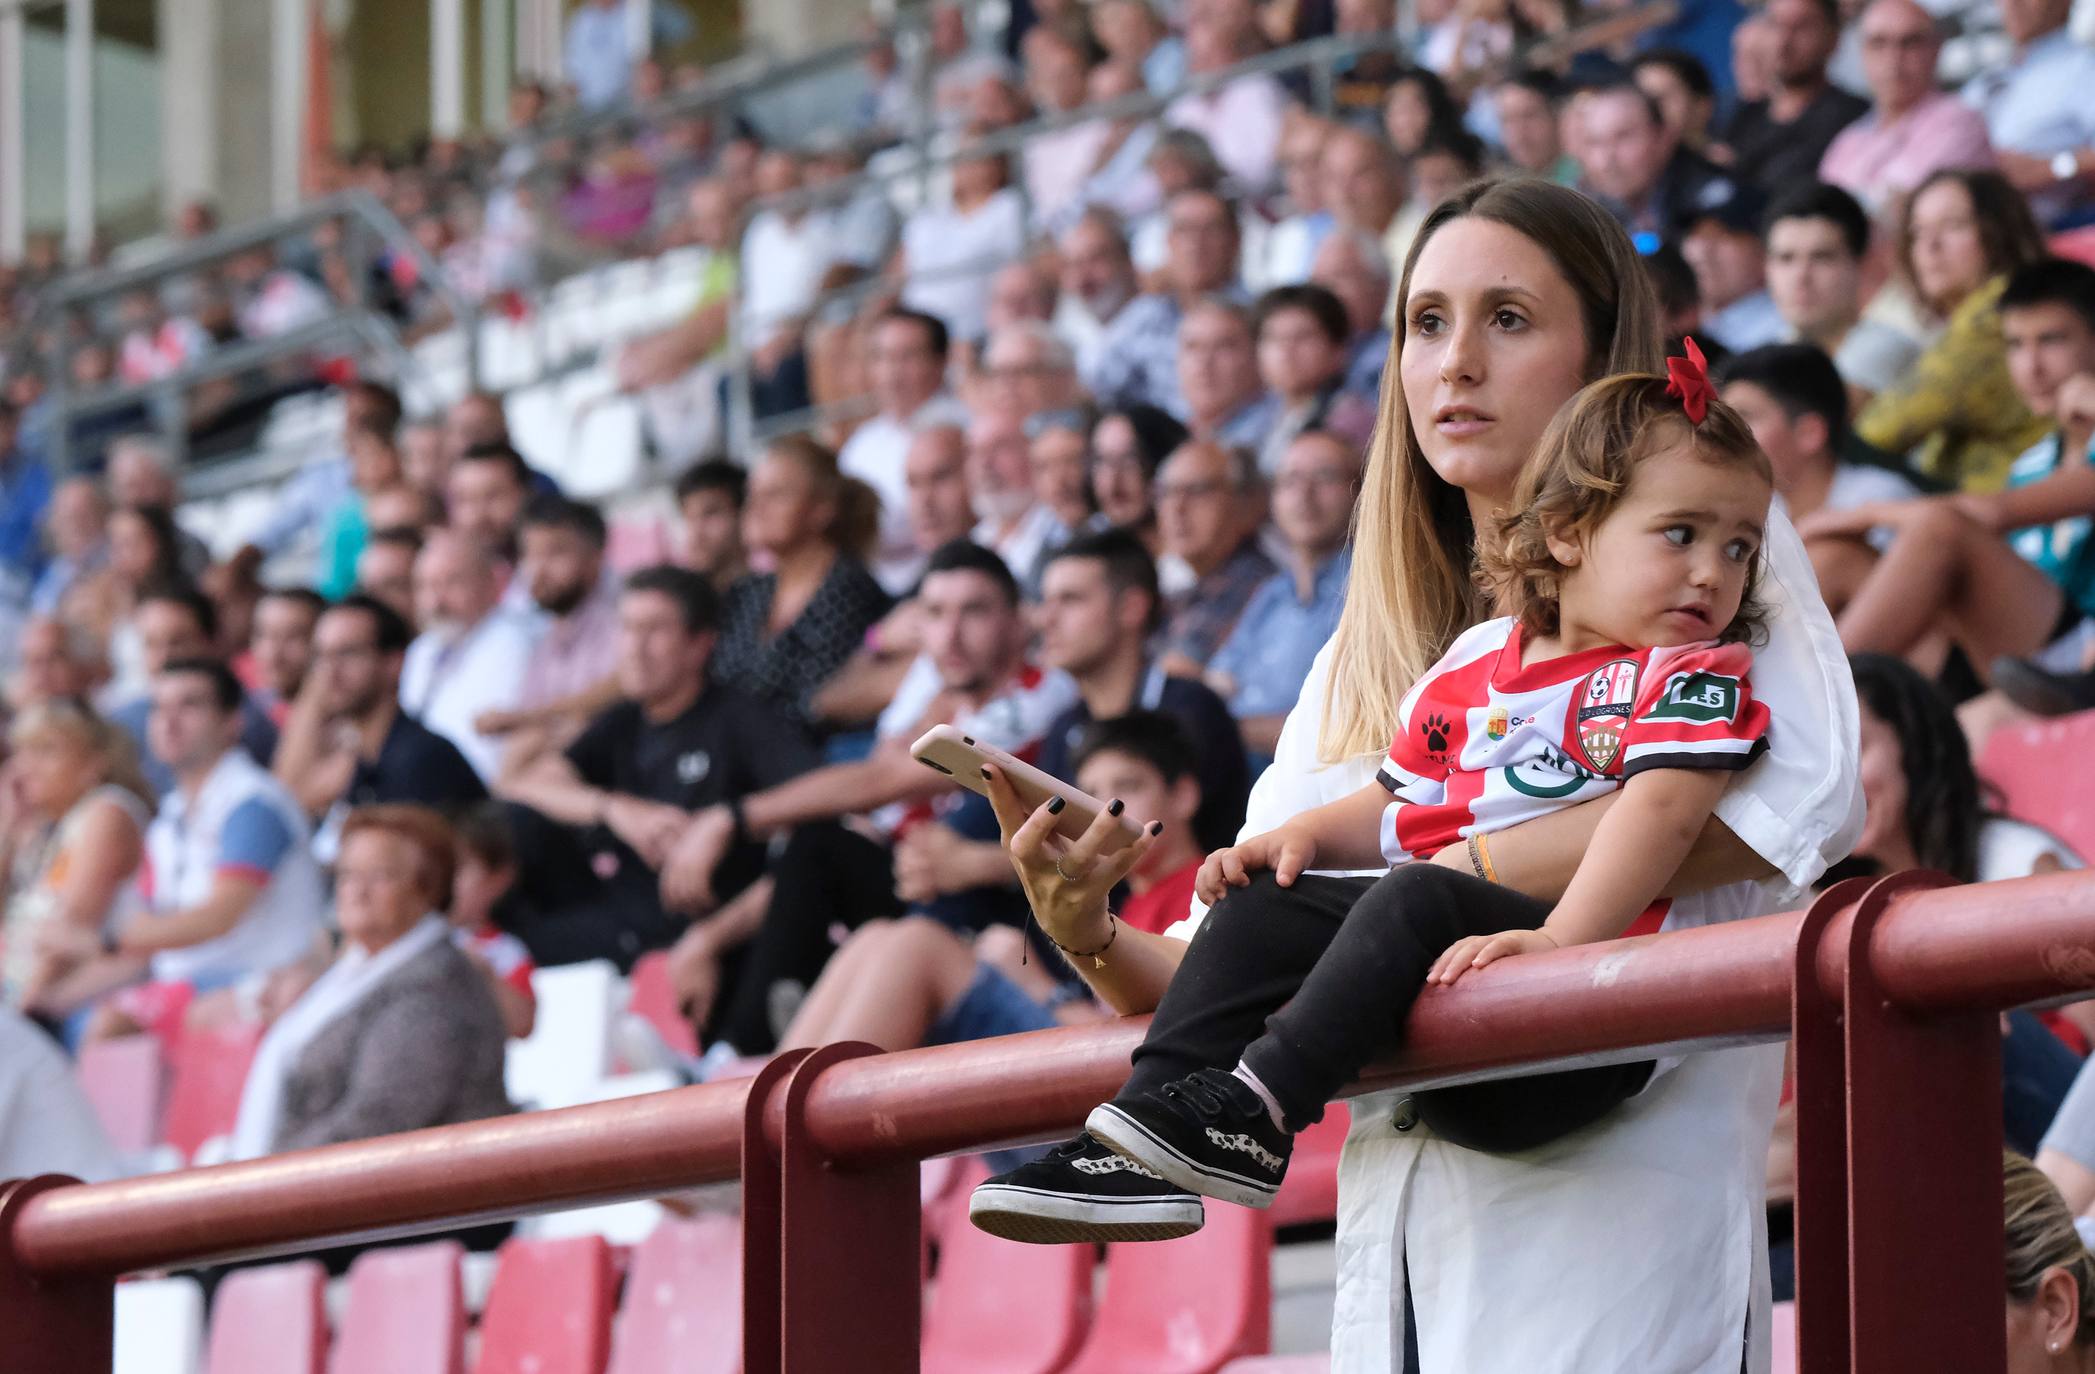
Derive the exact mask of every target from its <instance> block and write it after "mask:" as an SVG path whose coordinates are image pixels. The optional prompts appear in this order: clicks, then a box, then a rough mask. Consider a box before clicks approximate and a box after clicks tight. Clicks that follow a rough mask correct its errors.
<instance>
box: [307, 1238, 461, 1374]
mask: <svg viewBox="0 0 2095 1374" xmlns="http://www.w3.org/2000/svg"><path fill="white" fill-rule="evenodd" d="M462 1253H464V1247H463V1246H461V1245H460V1244H459V1243H458V1242H457V1241H451V1240H446V1241H438V1242H436V1243H434V1244H430V1245H410V1246H398V1247H393V1248H389V1249H384V1250H373V1251H370V1252H369V1253H367V1254H364V1255H361V1256H359V1257H358V1258H357V1261H356V1263H355V1264H354V1265H352V1266H350V1270H349V1305H348V1307H347V1308H346V1309H345V1310H344V1312H343V1314H342V1328H341V1330H340V1331H339V1332H338V1333H336V1336H335V1349H334V1354H333V1355H332V1356H331V1357H330V1358H329V1360H328V1362H327V1371H328V1374H465V1334H466V1308H465V1301H464V1299H463V1297H462V1296H461V1294H460V1292H459V1283H458V1258H459V1256H460V1255H461V1254H462Z"/></svg>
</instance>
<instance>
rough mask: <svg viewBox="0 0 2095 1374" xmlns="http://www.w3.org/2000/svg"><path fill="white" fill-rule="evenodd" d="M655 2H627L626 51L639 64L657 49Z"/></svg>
mask: <svg viewBox="0 0 2095 1374" xmlns="http://www.w3.org/2000/svg"><path fill="white" fill-rule="evenodd" d="M653 18H654V4H653V0H626V51H627V52H629V53H631V54H633V61H634V62H635V63H636V64H637V63H638V62H639V61H640V59H641V58H643V57H646V56H647V55H648V54H649V53H650V52H652V51H654V47H655V31H654V25H653V23H652V22H651V21H652V20H653Z"/></svg>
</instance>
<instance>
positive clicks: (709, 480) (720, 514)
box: [676, 458, 749, 592]
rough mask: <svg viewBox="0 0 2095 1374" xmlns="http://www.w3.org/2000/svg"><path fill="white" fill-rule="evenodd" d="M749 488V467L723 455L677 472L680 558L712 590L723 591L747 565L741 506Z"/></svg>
mask: <svg viewBox="0 0 2095 1374" xmlns="http://www.w3.org/2000/svg"><path fill="white" fill-rule="evenodd" d="M748 492H749V474H748V472H747V471H746V470H744V469H743V467H742V466H741V464H739V463H733V462H730V461H728V460H727V459H725V458H714V459H711V460H709V461H707V462H703V463H700V464H699V465H698V466H696V467H691V468H686V469H684V471H683V472H682V473H681V474H679V475H678V477H677V481H676V503H677V515H678V517H679V518H680V520H681V522H682V535H683V538H682V542H681V549H682V553H683V557H682V559H681V560H680V561H681V563H682V565H683V566H684V567H687V568H689V569H691V570H692V571H693V572H695V573H697V574H699V575H700V576H701V577H703V578H705V579H706V581H708V582H710V583H711V584H712V585H713V590H714V591H716V592H725V591H726V590H727V589H728V588H729V587H730V586H732V585H733V584H734V582H735V579H737V578H739V577H740V576H742V574H743V573H744V572H746V571H748V568H749V558H748V555H747V553H746V552H745V551H744V549H743V547H742V507H743V503H744V502H745V501H746V500H747V498H748Z"/></svg>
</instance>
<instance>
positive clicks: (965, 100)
mask: <svg viewBox="0 0 2095 1374" xmlns="http://www.w3.org/2000/svg"><path fill="white" fill-rule="evenodd" d="M930 37H931V62H932V67H933V71H934V75H933V77H932V87H931V106H932V109H933V110H935V111H936V112H937V119H938V122H939V124H941V125H943V126H945V127H947V128H955V127H958V126H959V125H961V124H964V123H966V122H967V118H968V114H969V111H970V109H971V108H972V105H973V101H974V96H975V88H976V87H977V86H979V85H981V83H982V81H983V79H984V78H985V77H989V76H995V75H998V74H1000V73H1002V72H1004V71H1006V70H1007V67H1006V64H1005V62H1004V59H1002V58H1001V57H998V56H997V55H996V54H995V53H992V52H988V51H986V50H983V49H979V48H975V47H973V46H972V40H971V39H970V38H969V36H968V28H967V12H966V10H965V9H964V8H963V7H962V6H960V5H959V4H951V3H948V4H937V5H933V6H932V7H931V25H930Z"/></svg>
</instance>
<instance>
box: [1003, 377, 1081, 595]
mask: <svg viewBox="0 0 2095 1374" xmlns="http://www.w3.org/2000/svg"><path fill="white" fill-rule="evenodd" d="M1026 463H1027V466H1028V467H1030V468H1031V469H1032V472H1033V501H1034V504H1035V505H1036V506H1037V507H1038V508H1039V509H1040V510H1042V511H1044V512H1046V513H1047V515H1048V516H1049V518H1050V520H1051V521H1052V523H1051V524H1050V525H1049V526H1048V529H1047V535H1046V537H1045V538H1044V539H1043V540H1042V541H1041V554H1040V560H1039V562H1036V563H1035V565H1034V567H1033V568H1032V569H1030V570H1029V576H1028V579H1027V580H1026V581H1025V582H1024V583H1022V584H1021V585H1022V586H1023V587H1025V589H1026V591H1027V599H1028V600H1030V599H1032V594H1033V592H1035V591H1037V590H1038V588H1039V568H1040V566H1041V564H1043V563H1045V562H1046V561H1047V559H1049V558H1051V557H1053V556H1054V551H1055V550H1056V549H1059V548H1061V547H1062V546H1063V545H1064V544H1067V543H1068V542H1069V541H1070V540H1071V539H1073V538H1075V537H1076V536H1077V535H1079V534H1081V533H1084V532H1085V531H1087V530H1090V529H1092V528H1093V527H1094V526H1095V524H1096V522H1097V520H1098V511H1097V508H1096V507H1094V506H1093V505H1092V504H1091V412H1090V411H1089V410H1084V409H1077V408H1071V409H1068V410H1044V411H1042V412H1040V413H1039V414H1038V415H1035V416H1033V417H1032V418H1031V419H1029V420H1028V421H1026Z"/></svg>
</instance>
